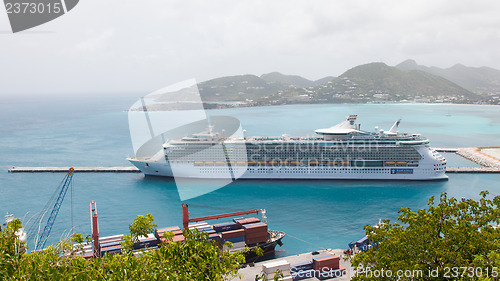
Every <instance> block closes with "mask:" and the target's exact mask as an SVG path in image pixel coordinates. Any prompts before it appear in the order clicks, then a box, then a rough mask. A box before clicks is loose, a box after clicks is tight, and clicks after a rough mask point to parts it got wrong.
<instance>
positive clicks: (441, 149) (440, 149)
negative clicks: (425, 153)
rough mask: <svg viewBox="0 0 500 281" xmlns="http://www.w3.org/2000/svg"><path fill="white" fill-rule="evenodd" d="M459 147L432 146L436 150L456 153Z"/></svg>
mask: <svg viewBox="0 0 500 281" xmlns="http://www.w3.org/2000/svg"><path fill="white" fill-rule="evenodd" d="M459 149H460V148H434V150H435V151H437V152H454V153H457V152H458V150H459Z"/></svg>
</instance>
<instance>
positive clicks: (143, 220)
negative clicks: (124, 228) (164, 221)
mask: <svg viewBox="0 0 500 281" xmlns="http://www.w3.org/2000/svg"><path fill="white" fill-rule="evenodd" d="M157 227H158V226H157V225H156V224H154V218H153V216H152V215H151V213H149V214H147V215H145V216H143V215H138V216H137V217H136V218H135V219H134V222H132V223H131V224H129V225H128V229H129V230H130V235H125V236H123V242H122V245H123V247H124V248H125V250H126V251H128V252H132V250H133V248H134V244H135V243H137V242H139V238H140V237H147V236H148V233H154V232H155V231H156V228H157Z"/></svg>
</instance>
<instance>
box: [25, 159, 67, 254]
mask: <svg viewBox="0 0 500 281" xmlns="http://www.w3.org/2000/svg"><path fill="white" fill-rule="evenodd" d="M74 171H75V169H74V168H73V167H71V168H69V171H68V174H67V175H66V176H65V177H64V179H63V185H62V188H61V190H60V191H59V194H58V196H57V199H56V202H55V203H54V207H52V212H50V216H49V218H48V219H47V224H45V227H44V228H43V232H42V234H41V235H40V236H39V237H38V239H37V240H36V242H35V243H36V245H35V251H36V250H41V249H43V247H45V242H47V239H48V238H49V234H50V231H51V230H52V226H53V225H54V222H55V221H56V217H57V214H58V213H59V209H60V208H61V205H62V203H63V200H64V196H66V191H68V187H69V185H70V183H71V179H73V172H74Z"/></svg>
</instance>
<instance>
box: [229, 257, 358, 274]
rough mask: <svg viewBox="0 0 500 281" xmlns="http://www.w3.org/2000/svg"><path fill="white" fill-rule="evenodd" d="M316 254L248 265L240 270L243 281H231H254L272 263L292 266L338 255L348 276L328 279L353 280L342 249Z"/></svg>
mask: <svg viewBox="0 0 500 281" xmlns="http://www.w3.org/2000/svg"><path fill="white" fill-rule="evenodd" d="M313 253H314V252H309V253H304V254H299V255H293V256H288V257H283V258H278V259H272V260H267V261H261V262H256V263H254V264H250V265H246V267H244V268H241V269H240V270H238V273H239V275H240V276H241V279H240V278H238V277H236V278H233V279H231V281H238V280H241V281H254V280H255V276H257V275H261V274H262V266H263V265H264V264H266V263H270V262H273V263H274V262H278V261H287V262H288V263H290V265H294V264H300V263H305V262H310V261H312V259H313V258H318V257H323V256H328V255H336V256H339V257H340V265H341V266H342V267H343V268H345V269H346V274H345V275H343V276H339V277H335V278H332V279H327V280H335V281H347V280H351V277H352V273H353V272H352V268H351V263H350V262H349V261H344V251H343V250H341V249H336V250H330V249H327V250H321V251H317V252H316V253H315V255H313ZM301 280H307V281H309V280H320V279H318V278H316V277H312V278H305V279H301Z"/></svg>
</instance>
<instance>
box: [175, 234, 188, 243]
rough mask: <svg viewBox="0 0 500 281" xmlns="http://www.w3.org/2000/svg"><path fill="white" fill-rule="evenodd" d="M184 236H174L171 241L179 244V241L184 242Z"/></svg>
mask: <svg viewBox="0 0 500 281" xmlns="http://www.w3.org/2000/svg"><path fill="white" fill-rule="evenodd" d="M184 239H185V238H184V235H175V236H174V238H173V239H172V241H173V242H179V241H184Z"/></svg>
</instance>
